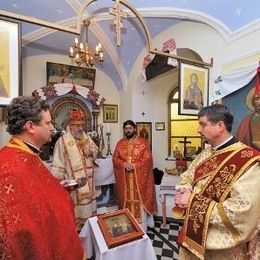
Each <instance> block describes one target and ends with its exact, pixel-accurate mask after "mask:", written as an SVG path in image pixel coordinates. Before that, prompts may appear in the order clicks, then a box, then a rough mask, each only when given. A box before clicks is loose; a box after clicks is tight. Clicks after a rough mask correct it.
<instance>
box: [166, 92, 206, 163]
mask: <svg viewBox="0 0 260 260" xmlns="http://www.w3.org/2000/svg"><path fill="white" fill-rule="evenodd" d="M168 104H169V140H168V156H169V157H176V155H177V156H179V155H182V156H183V155H184V143H183V142H184V141H185V139H186V141H187V142H191V143H187V144H186V151H185V152H186V156H187V157H191V158H192V155H194V154H195V152H196V151H197V150H198V149H200V148H201V147H202V143H201V137H200V135H199V134H198V132H197V128H198V118H197V116H186V115H179V114H178V111H179V90H178V88H175V89H173V91H172V92H171V93H170V96H169V99H168Z"/></svg>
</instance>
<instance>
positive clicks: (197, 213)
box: [176, 142, 260, 260]
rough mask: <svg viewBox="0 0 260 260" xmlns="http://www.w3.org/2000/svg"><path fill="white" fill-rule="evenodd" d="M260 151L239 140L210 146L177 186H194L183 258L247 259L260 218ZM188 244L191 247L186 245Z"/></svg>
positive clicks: (187, 216) (184, 236)
mask: <svg viewBox="0 0 260 260" xmlns="http://www.w3.org/2000/svg"><path fill="white" fill-rule="evenodd" d="M259 161H260V154H259V153H258V152H257V151H256V150H253V149H251V148H249V147H247V146H245V145H243V144H242V143H240V142H238V143H235V144H233V145H230V146H228V147H227V148H224V149H222V150H220V151H215V152H212V151H211V148H210V147H209V148H207V149H205V150H204V151H203V152H202V153H201V154H200V155H199V156H198V157H197V158H196V159H195V160H194V161H193V162H192V164H191V167H190V168H189V170H188V171H186V172H185V173H183V174H182V175H181V179H182V181H181V183H180V184H179V185H177V186H176V189H179V188H180V187H185V186H186V187H187V186H188V187H192V190H193V193H192V196H191V198H190V200H189V205H188V208H187V211H186V217H185V222H184V229H183V232H182V236H181V240H182V245H183V246H184V248H182V249H181V251H180V259H210V260H213V259H217V260H221V259H227V258H229V259H236V260H238V259H239V260H240V259H245V257H246V253H247V251H246V243H247V242H248V241H249V240H250V239H251V237H252V235H253V233H254V231H255V229H256V227H257V223H258V220H259V218H260V195H259V192H256V191H257V189H258V188H257V187H259V184H260V176H259V170H260V165H259ZM185 248H187V249H188V250H186V249H185Z"/></svg>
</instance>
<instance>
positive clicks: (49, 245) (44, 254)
mask: <svg viewBox="0 0 260 260" xmlns="http://www.w3.org/2000/svg"><path fill="white" fill-rule="evenodd" d="M0 194H1V195H0V259H8V260H9V259H12V260H22V259H23V260H28V259H35V260H36V259H37V260H47V259H48V260H56V259H62V260H82V259H83V249H82V246H81V242H80V239H79V237H78V234H77V231H76V225H75V220H74V211H73V203H72V200H71V197H70V194H69V193H68V192H67V191H66V190H64V188H63V187H62V186H61V185H60V184H59V182H58V181H57V180H56V179H55V178H54V177H53V176H52V175H51V173H50V172H49V171H48V169H47V168H46V167H45V166H44V164H43V162H42V161H41V159H40V158H39V157H38V155H37V154H35V153H33V152H32V151H31V150H30V149H29V148H28V147H27V146H26V145H25V144H24V143H23V142H22V141H21V140H20V139H18V138H12V139H11V140H10V143H9V144H8V145H7V146H5V147H4V148H3V149H1V151H0Z"/></svg>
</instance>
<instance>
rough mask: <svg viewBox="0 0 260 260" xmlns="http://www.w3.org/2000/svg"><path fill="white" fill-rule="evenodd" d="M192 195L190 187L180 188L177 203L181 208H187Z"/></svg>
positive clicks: (176, 196)
mask: <svg viewBox="0 0 260 260" xmlns="http://www.w3.org/2000/svg"><path fill="white" fill-rule="evenodd" d="M190 195H191V190H190V189H188V188H180V189H179V190H177V193H176V195H175V205H176V206H177V207H179V208H187V206H188V202H189V198H190Z"/></svg>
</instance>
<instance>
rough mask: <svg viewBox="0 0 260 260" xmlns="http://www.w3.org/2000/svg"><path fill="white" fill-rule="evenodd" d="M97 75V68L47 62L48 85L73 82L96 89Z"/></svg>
mask: <svg viewBox="0 0 260 260" xmlns="http://www.w3.org/2000/svg"><path fill="white" fill-rule="evenodd" d="M95 77H96V70H95V69H90V68H83V67H77V66H70V65H66V64H59V63H52V62H47V85H48V84H50V83H52V84H58V83H71V84H74V85H80V86H83V87H86V88H89V89H94V85H95Z"/></svg>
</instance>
